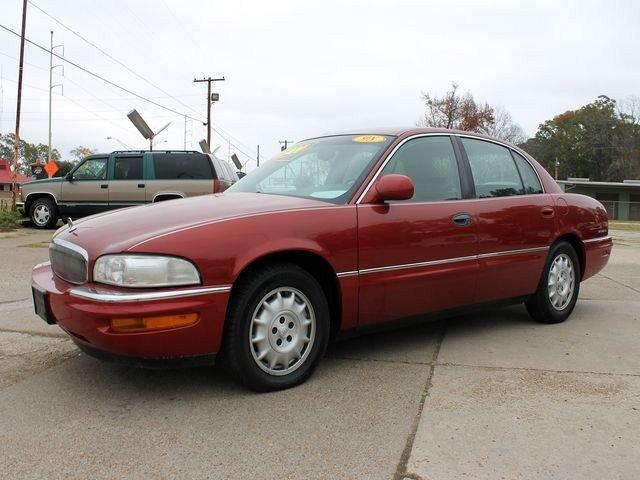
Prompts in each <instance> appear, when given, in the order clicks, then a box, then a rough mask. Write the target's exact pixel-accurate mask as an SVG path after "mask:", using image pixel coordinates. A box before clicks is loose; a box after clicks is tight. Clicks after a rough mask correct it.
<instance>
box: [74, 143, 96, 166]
mask: <svg viewBox="0 0 640 480" xmlns="http://www.w3.org/2000/svg"><path fill="white" fill-rule="evenodd" d="M94 153H96V150H95V149H94V148H89V147H86V146H83V145H80V146H79V147H76V148H74V149H73V150H71V151H70V152H69V154H70V155H71V158H72V159H73V160H72V161H75V162H79V161H80V160H82V159H83V158H84V157H86V156H87V155H92V154H94Z"/></svg>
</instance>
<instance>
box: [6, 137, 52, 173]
mask: <svg viewBox="0 0 640 480" xmlns="http://www.w3.org/2000/svg"><path fill="white" fill-rule="evenodd" d="M15 138H16V137H15V135H14V134H13V133H8V134H6V135H0V157H2V158H5V159H7V160H9V161H13V146H14V144H15ZM48 150H49V149H48V146H47V145H44V144H42V143H38V144H37V145H36V144H34V143H29V142H27V141H25V140H23V139H20V145H19V150H18V152H19V158H18V170H19V171H20V172H21V173H23V174H25V175H31V169H30V167H29V165H31V164H32V163H46V162H47V160H48ZM51 158H52V159H53V160H55V161H58V160H60V158H61V156H60V152H58V150H56V149H55V148H54V149H52V150H51Z"/></svg>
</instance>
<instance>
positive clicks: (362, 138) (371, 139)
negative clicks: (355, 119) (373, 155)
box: [353, 135, 387, 143]
mask: <svg viewBox="0 0 640 480" xmlns="http://www.w3.org/2000/svg"><path fill="white" fill-rule="evenodd" d="M386 139H387V137H383V136H382V135H358V136H357V137H353V141H354V142H357V143H381V142H384V141H385V140H386Z"/></svg>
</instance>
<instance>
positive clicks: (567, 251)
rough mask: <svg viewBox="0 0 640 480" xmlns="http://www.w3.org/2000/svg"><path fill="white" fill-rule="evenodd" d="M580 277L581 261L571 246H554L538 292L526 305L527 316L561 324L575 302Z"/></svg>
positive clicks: (558, 244) (567, 244)
mask: <svg viewBox="0 0 640 480" xmlns="http://www.w3.org/2000/svg"><path fill="white" fill-rule="evenodd" d="M580 278H582V275H581V271H580V262H579V260H578V255H577V254H576V251H575V249H574V248H573V246H572V245H571V244H570V243H568V242H558V243H556V244H555V245H553V246H552V247H551V250H550V251H549V255H548V257H547V262H546V264H545V267H544V271H543V273H542V278H541V279H540V284H539V285H538V289H537V290H536V293H535V294H534V295H532V296H531V297H530V298H529V299H528V300H527V301H526V302H525V306H526V307H527V311H528V312H529V315H531V316H532V317H533V318H534V319H535V320H537V321H538V322H541V323H560V322H564V321H565V320H566V319H567V318H569V315H571V312H572V311H573V308H574V307H575V305H576V301H577V300H578V293H579V291H580Z"/></svg>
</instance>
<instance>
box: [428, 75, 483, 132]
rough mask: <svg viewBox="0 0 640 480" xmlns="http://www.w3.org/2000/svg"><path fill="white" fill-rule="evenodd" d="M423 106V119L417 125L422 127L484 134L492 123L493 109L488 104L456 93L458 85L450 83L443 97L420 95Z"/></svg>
mask: <svg viewBox="0 0 640 480" xmlns="http://www.w3.org/2000/svg"><path fill="white" fill-rule="evenodd" d="M422 100H423V101H424V104H425V109H426V111H425V114H424V117H423V118H422V120H421V121H420V122H418V125H420V126H424V127H441V128H452V129H455V130H466V131H469V132H485V131H486V129H487V127H488V126H489V125H490V124H491V123H493V121H494V118H493V108H492V107H490V106H489V104H487V103H485V104H484V105H481V104H478V103H477V102H476V101H475V99H474V98H473V96H472V95H471V93H469V92H467V93H465V94H464V95H460V94H459V93H458V84H457V83H455V82H452V83H451V90H449V91H448V92H447V93H445V95H444V96H443V97H436V96H431V95H430V94H428V93H424V92H423V93H422Z"/></svg>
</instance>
